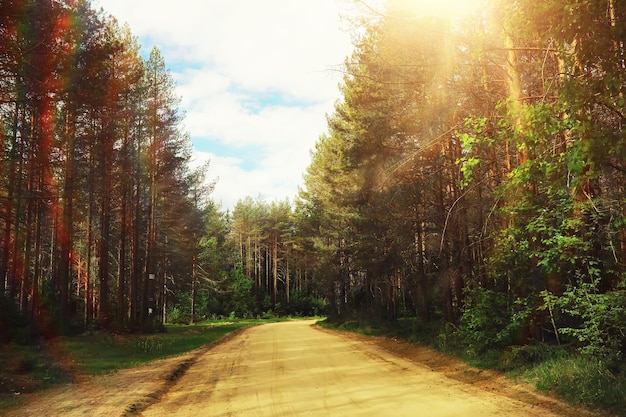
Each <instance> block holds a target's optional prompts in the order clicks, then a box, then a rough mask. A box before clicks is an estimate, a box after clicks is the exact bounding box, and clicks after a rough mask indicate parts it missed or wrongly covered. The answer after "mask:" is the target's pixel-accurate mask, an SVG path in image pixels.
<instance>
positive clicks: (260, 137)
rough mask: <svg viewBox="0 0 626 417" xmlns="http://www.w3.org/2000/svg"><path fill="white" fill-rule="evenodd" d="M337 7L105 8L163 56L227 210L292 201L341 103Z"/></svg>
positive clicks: (202, 4) (195, 3)
mask: <svg viewBox="0 0 626 417" xmlns="http://www.w3.org/2000/svg"><path fill="white" fill-rule="evenodd" d="M339 1H340V0H263V1H259V0H180V1H178V2H171V1H162V0H157V1H155V0H131V1H129V0H99V4H100V5H101V6H102V7H103V8H104V9H105V10H106V11H107V12H109V13H110V14H112V15H114V16H116V17H117V18H118V19H119V20H120V21H121V22H128V24H129V25H130V27H131V30H132V32H133V33H134V34H135V35H136V36H138V37H139V38H140V43H141V44H142V45H143V48H147V49H148V50H149V49H150V48H151V47H152V45H153V44H155V45H156V46H157V47H158V48H159V49H160V50H161V52H162V54H163V56H164V58H165V61H166V64H167V65H168V66H169V67H170V68H171V70H172V75H173V76H174V77H175V79H176V81H177V84H178V93H179V94H180V95H181V96H182V101H181V107H182V110H184V112H185V114H186V119H185V127H186V130H188V131H189V132H190V136H191V139H192V142H193V143H194V146H195V147H196V149H197V155H196V157H197V159H202V158H207V156H210V157H211V161H212V163H211V168H210V173H209V174H210V175H209V178H211V177H217V176H219V178H220V180H219V182H218V185H217V187H216V189H215V192H214V195H213V196H214V199H216V200H218V201H220V200H221V201H222V202H223V204H224V207H225V208H228V207H232V206H233V205H234V204H235V202H236V201H237V200H238V199H240V198H244V197H245V196H247V195H250V196H252V197H256V196H258V195H259V194H261V195H263V196H265V198H267V199H268V200H275V199H279V200H282V199H284V198H289V199H293V198H294V197H295V195H296V192H297V187H298V185H299V184H301V182H302V173H303V172H304V171H305V169H306V167H307V165H308V163H309V150H310V149H311V148H313V146H314V143H315V141H316V139H317V138H318V137H319V135H320V134H322V133H324V131H325V130H326V120H325V114H326V113H329V112H332V105H333V103H334V101H335V100H336V99H337V98H338V97H339V91H338V89H337V85H338V84H339V82H340V80H341V76H340V74H339V73H337V72H333V71H329V69H331V68H336V67H339V66H341V64H342V62H343V61H344V59H345V57H346V56H347V55H349V54H350V53H351V51H352V46H351V45H350V42H349V35H348V34H347V33H345V32H343V31H341V29H340V26H341V23H340V18H339V15H340V13H341V12H342V10H341V9H340V7H341V3H340V2H339ZM225 149H227V150H228V152H227V154H223V153H222V152H223V151H225ZM200 150H202V151H203V152H204V153H201V152H200ZM250 158H252V159H250Z"/></svg>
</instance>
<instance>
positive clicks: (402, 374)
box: [142, 322, 557, 417]
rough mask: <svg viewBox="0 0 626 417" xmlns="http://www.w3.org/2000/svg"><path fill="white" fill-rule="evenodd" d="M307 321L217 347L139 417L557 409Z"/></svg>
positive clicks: (483, 413) (483, 415)
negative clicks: (466, 380) (504, 393)
mask: <svg viewBox="0 0 626 417" xmlns="http://www.w3.org/2000/svg"><path fill="white" fill-rule="evenodd" d="M311 325H312V323H311V322H288V323H275V324H267V325H264V326H259V327H255V328H252V329H250V330H248V331H246V332H245V333H244V334H242V335H241V336H239V337H237V338H235V339H233V340H231V341H229V342H227V343H224V344H222V345H220V346H217V347H216V348H215V349H214V350H212V351H211V352H209V353H208V354H206V355H204V356H202V357H201V358H199V360H198V362H197V363H196V364H195V365H194V366H193V367H191V368H190V369H189V371H188V372H187V373H186V374H185V375H184V376H183V377H182V378H181V379H180V380H179V381H178V383H177V384H176V385H174V386H173V387H172V389H171V390H170V392H168V393H167V394H166V395H165V396H164V397H163V398H162V399H161V401H159V402H158V403H156V404H153V405H152V406H150V407H148V408H147V409H146V410H144V411H143V414H142V415H143V416H144V417H157V416H193V417H196V416H215V417H217V416H268V417H269V416H272V417H277V416H324V417H327V416H377V417H380V416H393V417H399V416H409V415H410V416H429V417H440V416H461V415H462V416H466V417H472V416H480V417H490V416H498V417H515V416H546V417H547V416H555V415H557V414H553V413H551V412H549V411H547V410H543V409H541V408H538V407H534V406H532V405H529V404H525V403H522V402H519V401H516V400H512V399H509V398H506V397H502V396H499V395H496V394H494V393H491V392H486V391H485V390H483V389H478V388H476V387H473V386H471V385H468V384H464V383H461V382H459V381H455V380H453V379H450V378H448V377H446V376H443V375H441V374H440V373H438V372H433V371H432V370H431V369H430V368H429V367H427V366H424V365H419V364H416V363H414V362H411V361H408V360H405V359H401V358H399V357H397V356H395V355H391V354H389V353H388V352H386V351H384V350H381V349H380V348H377V347H376V346H372V345H369V344H363V343H361V342H359V341H356V340H350V339H347V338H345V337H341V336H338V335H335V334H331V333H328V332H324V331H320V330H319V329H315V328H313V327H312V326H311Z"/></svg>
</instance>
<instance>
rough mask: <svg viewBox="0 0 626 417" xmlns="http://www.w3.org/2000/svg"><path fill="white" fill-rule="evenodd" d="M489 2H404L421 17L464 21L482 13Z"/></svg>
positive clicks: (461, 0)
mask: <svg viewBox="0 0 626 417" xmlns="http://www.w3.org/2000/svg"><path fill="white" fill-rule="evenodd" d="M488 1H489V0H403V1H402V3H403V4H404V5H405V7H406V8H407V10H410V11H411V12H412V13H415V14H416V15H419V16H434V17H444V18H445V17H449V18H453V19H462V18H465V17H468V16H470V15H472V14H475V13H480V12H481V11H483V10H485V9H486V8H487V6H488Z"/></svg>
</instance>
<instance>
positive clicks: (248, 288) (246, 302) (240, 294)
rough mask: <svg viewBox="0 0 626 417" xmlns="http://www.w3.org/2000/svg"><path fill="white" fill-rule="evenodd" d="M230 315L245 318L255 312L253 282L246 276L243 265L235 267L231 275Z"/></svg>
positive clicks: (227, 306)
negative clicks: (242, 268)
mask: <svg viewBox="0 0 626 417" xmlns="http://www.w3.org/2000/svg"><path fill="white" fill-rule="evenodd" d="M226 308H227V311H229V314H230V315H232V316H233V318H234V317H240V318H244V317H247V316H249V315H250V314H252V313H253V312H254V311H255V301H254V295H253V294H252V281H250V280H249V279H248V278H246V276H245V275H244V273H243V271H242V270H241V264H237V265H235V268H233V270H232V271H231V275H230V293H229V297H228V300H227V305H226Z"/></svg>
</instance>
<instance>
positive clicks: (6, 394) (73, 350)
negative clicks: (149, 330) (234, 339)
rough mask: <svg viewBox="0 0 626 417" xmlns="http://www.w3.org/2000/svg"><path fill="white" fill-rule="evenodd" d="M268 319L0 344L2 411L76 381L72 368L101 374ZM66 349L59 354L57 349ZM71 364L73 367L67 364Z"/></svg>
mask: <svg viewBox="0 0 626 417" xmlns="http://www.w3.org/2000/svg"><path fill="white" fill-rule="evenodd" d="M266 322H267V320H249V321H238V322H211V323H203V324H196V325H166V326H165V330H166V331H165V332H163V333H157V334H150V335H134V334H128V335H113V334H110V333H105V332H93V333H85V334H82V335H79V336H72V337H60V338H57V339H54V340H53V343H55V344H58V346H59V347H60V349H53V350H51V349H49V348H48V347H46V343H45V342H43V341H40V342H39V344H38V345H17V344H8V345H0V363H2V366H1V367H0V415H1V414H2V410H6V409H8V408H10V407H13V406H15V405H17V404H18V403H19V402H20V398H21V397H20V394H21V393H25V392H33V391H39V390H42V389H45V388H48V387H51V386H54V385H58V384H63V383H68V382H71V381H72V372H73V371H78V372H81V373H84V374H87V375H100V374H104V373H107V372H112V371H116V370H119V369H123V368H130V367H134V366H139V365H143V364H146V363H148V362H151V361H154V360H157V359H162V358H167V357H171V356H177V355H181V354H184V353H186V352H189V351H191V350H194V349H196V348H199V347H201V346H204V345H206V344H208V343H211V342H214V341H216V340H219V339H221V338H222V337H224V336H226V335H227V334H228V333H231V332H233V331H236V330H239V329H241V328H243V327H247V326H251V325H255V324H258V323H266ZM59 350H60V351H61V352H62V358H59V356H58V353H57V352H58V351H59ZM68 363H70V364H71V368H74V369H73V370H71V369H68V366H67V364H68Z"/></svg>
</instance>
